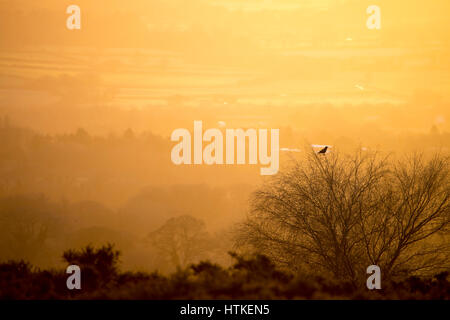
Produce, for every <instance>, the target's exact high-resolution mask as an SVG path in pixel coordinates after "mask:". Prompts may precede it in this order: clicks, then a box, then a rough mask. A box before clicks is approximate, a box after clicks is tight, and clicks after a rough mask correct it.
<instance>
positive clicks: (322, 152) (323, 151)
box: [317, 146, 328, 154]
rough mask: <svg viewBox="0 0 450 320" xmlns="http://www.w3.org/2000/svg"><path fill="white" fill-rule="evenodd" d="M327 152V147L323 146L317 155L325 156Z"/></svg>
mask: <svg viewBox="0 0 450 320" xmlns="http://www.w3.org/2000/svg"><path fill="white" fill-rule="evenodd" d="M327 150H328V146H325V148H323V149H322V150H320V151H319V152H317V153H321V154H325V153H327Z"/></svg>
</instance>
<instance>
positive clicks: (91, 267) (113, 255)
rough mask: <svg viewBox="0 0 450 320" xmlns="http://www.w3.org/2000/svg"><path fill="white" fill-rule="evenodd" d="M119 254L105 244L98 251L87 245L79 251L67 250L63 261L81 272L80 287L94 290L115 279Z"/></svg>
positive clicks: (112, 247) (110, 245)
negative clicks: (76, 266)
mask: <svg viewBox="0 0 450 320" xmlns="http://www.w3.org/2000/svg"><path fill="white" fill-rule="evenodd" d="M119 257H120V252H119V251H118V250H115V249H114V245H112V244H107V245H104V246H102V247H100V248H98V249H95V248H94V247H93V246H91V245H88V246H86V247H85V248H83V249H81V250H68V251H65V252H64V253H63V259H64V260H65V261H66V262H67V263H68V264H69V265H78V266H79V267H80V268H81V270H82V274H83V276H82V278H81V279H82V287H85V288H88V289H96V288H98V287H99V286H104V285H106V284H108V283H109V282H111V281H112V280H115V279H117V275H118V263H119Z"/></svg>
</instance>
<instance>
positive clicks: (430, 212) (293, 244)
mask: <svg viewBox="0 0 450 320" xmlns="http://www.w3.org/2000/svg"><path fill="white" fill-rule="evenodd" d="M449 191H450V189H449V163H448V158H447V157H443V156H440V155H436V156H433V157H432V158H431V159H428V160H425V158H424V156H422V155H418V154H414V155H411V156H410V157H408V158H405V159H403V160H392V157H382V156H380V155H379V154H376V153H369V152H362V151H361V152H357V153H355V154H352V155H344V154H339V153H337V152H335V153H332V154H328V155H326V156H323V155H317V154H316V153H314V152H311V153H309V154H308V155H307V156H306V157H305V159H302V160H299V161H294V164H293V166H292V167H290V168H289V169H288V170H286V171H284V172H282V173H279V174H278V175H277V176H275V177H274V178H273V179H272V180H271V181H269V182H268V183H266V184H265V185H263V186H262V187H261V188H260V189H259V190H257V191H256V192H255V193H254V194H253V196H252V199H251V207H252V210H251V212H250V214H249V216H248V218H247V220H246V221H245V222H244V223H243V224H242V225H241V227H240V228H239V231H238V236H237V241H238V244H240V245H249V246H250V247H251V248H253V249H256V250H257V251H259V252H261V253H264V254H266V255H268V256H270V257H271V258H272V259H274V260H275V261H277V262H278V263H280V264H284V265H286V266H288V267H289V268H294V269H303V270H307V271H309V272H318V273H321V274H332V275H334V276H335V277H337V278H340V279H345V280H352V281H356V280H359V279H360V278H361V277H365V276H366V268H367V266H369V265H372V264H376V265H379V266H380V267H381V269H382V272H383V274H384V277H391V276H397V275H399V274H401V273H404V272H407V273H411V272H422V273H424V272H426V271H436V270H437V269H442V268H443V269H448V268H449V259H448V257H449V256H448V254H449V244H448V226H449V217H450V192H449ZM446 240H447V241H446Z"/></svg>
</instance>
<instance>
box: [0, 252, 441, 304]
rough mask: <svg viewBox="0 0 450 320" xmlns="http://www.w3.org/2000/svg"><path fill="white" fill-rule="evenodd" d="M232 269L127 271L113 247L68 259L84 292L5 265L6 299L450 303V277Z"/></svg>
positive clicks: (257, 264) (268, 266)
mask: <svg viewBox="0 0 450 320" xmlns="http://www.w3.org/2000/svg"><path fill="white" fill-rule="evenodd" d="M231 255H232V257H233V258H234V260H235V262H234V263H233V265H232V266H230V267H228V268H223V267H221V266H219V265H216V264H212V263H210V262H201V263H198V264H195V265H191V266H190V267H188V268H185V269H180V270H178V271H176V272H174V273H172V274H170V275H167V276H164V275H161V274H158V273H139V272H122V271H120V270H119V269H118V263H119V256H120V254H119V252H118V251H117V250H115V249H114V247H113V246H111V245H107V246H103V247H101V248H99V249H95V248H92V247H89V246H88V247H86V248H84V249H82V250H69V251H66V252H65V253H64V255H63V258H64V260H65V261H66V262H67V263H68V264H77V265H79V266H80V268H81V270H82V272H81V283H82V284H81V286H82V288H81V290H68V289H67V287H66V280H67V277H69V276H70V275H68V274H66V273H65V270H39V269H37V268H34V267H33V266H32V265H30V264H28V263H27V262H23V261H21V262H18V261H11V262H7V263H2V264H0V299H449V298H450V283H449V273H448V272H442V273H439V274H436V275H435V276H433V277H427V278H419V277H409V278H405V279H403V280H401V281H394V280H391V281H389V282H382V289H381V290H373V291H370V290H368V289H366V288H365V283H363V284H361V286H359V287H358V286H355V285H354V284H352V283H350V282H345V281H339V280H338V279H326V278H323V277H317V276H311V277H308V276H306V275H302V274H293V273H290V272H286V271H281V270H279V269H278V268H277V267H276V266H275V265H274V264H273V263H272V262H271V261H270V260H269V259H268V258H267V257H265V256H261V255H257V256H253V257H243V256H240V255H237V254H234V253H232V254H231Z"/></svg>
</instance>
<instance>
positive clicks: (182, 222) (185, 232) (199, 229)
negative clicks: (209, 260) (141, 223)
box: [147, 215, 211, 267]
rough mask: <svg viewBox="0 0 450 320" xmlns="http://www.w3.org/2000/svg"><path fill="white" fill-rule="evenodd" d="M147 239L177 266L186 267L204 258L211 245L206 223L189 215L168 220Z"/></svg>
mask: <svg viewBox="0 0 450 320" xmlns="http://www.w3.org/2000/svg"><path fill="white" fill-rule="evenodd" d="M147 239H148V241H149V242H150V243H151V244H152V245H153V246H154V247H155V248H156V249H157V250H158V253H159V254H160V255H161V256H162V257H164V258H166V259H168V260H169V262H170V264H171V265H172V266H175V267H186V266H187V265H188V264H190V263H194V262H196V261H197V260H198V259H200V258H204V257H205V254H206V252H207V251H208V249H210V245H211V238H210V236H209V234H208V232H207V230H206V226H205V223H204V222H203V221H202V220H199V219H196V218H194V217H191V216H188V215H184V216H179V217H175V218H171V219H169V220H167V221H166V222H165V223H164V225H163V226H161V227H160V228H159V229H157V230H155V231H153V232H151V233H150V234H149V235H148V237H147Z"/></svg>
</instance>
